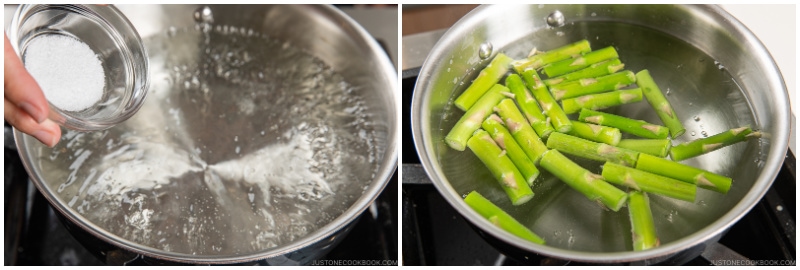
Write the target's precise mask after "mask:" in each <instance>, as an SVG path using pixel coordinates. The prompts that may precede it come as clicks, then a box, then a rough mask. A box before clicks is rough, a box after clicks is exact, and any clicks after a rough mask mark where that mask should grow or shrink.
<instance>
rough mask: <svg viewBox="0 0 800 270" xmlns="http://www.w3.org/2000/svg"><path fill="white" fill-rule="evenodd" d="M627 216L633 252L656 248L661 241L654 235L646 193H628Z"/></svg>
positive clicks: (653, 223) (651, 215)
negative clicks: (631, 234) (629, 219)
mask: <svg viewBox="0 0 800 270" xmlns="http://www.w3.org/2000/svg"><path fill="white" fill-rule="evenodd" d="M628 215H629V216H630V218H631V233H633V237H631V238H632V239H633V250H646V249H651V248H654V247H658V246H659V245H660V244H661V241H660V240H658V235H657V234H656V225H655V222H653V212H652V211H651V210H650V199H649V198H648V197H647V193H644V192H640V191H631V192H629V193H628Z"/></svg>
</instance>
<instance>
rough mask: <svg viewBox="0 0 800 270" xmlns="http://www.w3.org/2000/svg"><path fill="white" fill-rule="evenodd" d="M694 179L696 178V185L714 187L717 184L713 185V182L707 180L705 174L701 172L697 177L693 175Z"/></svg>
mask: <svg viewBox="0 0 800 270" xmlns="http://www.w3.org/2000/svg"><path fill="white" fill-rule="evenodd" d="M695 179H697V185H698V186H702V187H710V188H716V187H717V185H714V183H711V181H708V178H706V176H705V175H703V174H702V173H700V174H698V175H697V177H695Z"/></svg>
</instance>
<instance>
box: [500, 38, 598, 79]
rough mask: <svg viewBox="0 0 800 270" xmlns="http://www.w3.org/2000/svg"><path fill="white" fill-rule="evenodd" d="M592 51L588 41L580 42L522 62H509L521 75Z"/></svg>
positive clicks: (532, 56) (542, 53)
mask: <svg viewBox="0 0 800 270" xmlns="http://www.w3.org/2000/svg"><path fill="white" fill-rule="evenodd" d="M591 50H592V48H591V47H590V46H589V41H588V40H585V39H584V40H581V41H578V42H575V43H572V44H569V45H566V46H563V47H559V48H556V49H553V50H550V51H547V52H540V53H535V54H533V55H531V56H530V57H528V58H526V59H522V60H516V61H514V62H511V65H512V66H514V69H515V70H516V71H517V73H522V72H523V71H525V70H527V69H539V68H541V67H543V66H545V65H547V64H550V63H553V62H557V61H561V60H564V59H568V58H572V57H575V56H578V55H581V54H584V53H588V52H590V51H591Z"/></svg>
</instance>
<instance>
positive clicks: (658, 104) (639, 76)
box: [636, 69, 686, 139]
mask: <svg viewBox="0 0 800 270" xmlns="http://www.w3.org/2000/svg"><path fill="white" fill-rule="evenodd" d="M636 84H638V85H639V87H641V88H642V92H643V93H644V97H645V99H647V102H648V103H650V106H653V108H654V109H655V110H656V114H658V118H660V119H661V122H663V123H664V125H665V126H667V128H669V132H670V134H672V138H673V139H674V138H677V137H678V136H681V135H683V133H684V132H686V129H685V128H683V124H681V120H680V119H678V115H677V114H675V110H673V109H672V105H670V104H669V101H667V98H666V97H664V94H663V93H661V89H660V88H658V85H656V82H655V81H653V77H650V72H649V71H647V70H646V69H645V70H642V71H639V73H636Z"/></svg>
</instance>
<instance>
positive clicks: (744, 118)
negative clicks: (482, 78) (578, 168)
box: [412, 5, 788, 261]
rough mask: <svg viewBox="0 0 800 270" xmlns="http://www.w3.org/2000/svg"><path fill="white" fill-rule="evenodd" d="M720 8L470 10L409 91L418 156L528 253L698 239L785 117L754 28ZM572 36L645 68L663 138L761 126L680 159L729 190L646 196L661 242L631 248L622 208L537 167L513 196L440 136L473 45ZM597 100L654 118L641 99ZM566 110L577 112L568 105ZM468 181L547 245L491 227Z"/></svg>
mask: <svg viewBox="0 0 800 270" xmlns="http://www.w3.org/2000/svg"><path fill="white" fill-rule="evenodd" d="M556 11H558V12H560V13H561V14H563V16H564V18H565V22H564V24H563V25H561V26H557V25H553V24H548V23H547V21H548V20H547V18H548V16H549V15H551V14H554V13H555V12H556ZM719 11H720V10H718V9H713V8H708V7H684V6H657V5H645V6H639V5H610V6H609V5H568V6H550V5H538V6H537V5H532V6H524V7H519V6H490V7H481V8H479V9H477V10H475V11H473V12H472V13H470V14H469V15H468V16H467V17H465V18H462V20H461V21H459V22H458V23H457V24H456V25H455V26H454V27H453V28H451V29H450V31H449V32H448V33H447V34H445V36H444V37H443V38H442V40H440V42H439V43H438V44H437V45H436V48H435V49H434V52H433V53H432V54H431V55H429V58H428V59H427V60H426V63H425V65H424V66H423V69H422V71H421V75H420V79H419V80H418V84H417V89H416V90H415V101H414V102H415V106H418V107H417V108H415V109H414V111H413V112H412V114H416V117H415V118H418V119H414V121H415V125H418V126H415V127H414V128H415V136H416V137H417V138H416V143H417V148H418V152H419V153H421V155H423V157H421V159H423V162H422V163H423V164H424V165H427V166H428V168H427V170H428V172H429V175H431V177H432V179H434V180H433V181H434V183H435V184H437V187H438V188H439V190H440V191H441V192H442V193H443V194H444V196H445V197H446V198H447V199H448V201H450V202H451V204H453V205H454V206H455V207H456V209H458V210H459V211H460V212H461V213H462V214H464V215H465V216H466V217H467V218H468V219H469V220H471V221H472V222H473V223H476V224H477V225H478V226H479V227H481V229H483V230H486V231H489V232H490V233H492V234H493V235H495V236H500V238H501V239H504V240H506V241H507V242H509V243H512V244H513V245H515V246H518V247H521V248H523V249H527V250H530V251H533V252H536V253H544V254H546V255H550V256H554V257H560V258H568V259H571V260H583V261H586V260H589V261H620V260H634V259H642V258H648V257H654V256H656V255H664V254H669V253H671V252H674V251H676V250H680V249H682V248H685V247H687V246H689V245H694V244H698V243H699V242H700V241H702V240H704V239H708V238H709V237H711V236H712V235H713V234H716V233H719V232H721V230H723V229H724V228H726V227H727V225H728V224H729V223H731V222H733V219H736V218H738V216H739V215H741V214H743V212H745V211H747V210H749V208H750V207H751V206H752V204H753V203H754V202H755V201H757V200H758V198H760V197H761V194H763V192H764V190H765V188H766V187H768V186H769V185H770V184H771V182H772V179H774V175H775V172H774V171H775V169H774V168H777V164H779V163H778V162H779V161H780V159H781V158H782V156H783V153H784V152H783V151H786V144H785V141H782V140H785V139H784V138H785V137H787V135H786V134H787V131H786V129H787V128H788V120H786V116H785V114H786V113H787V112H788V105H787V104H786V102H787V100H788V99H781V98H782V97H785V96H786V90H785V87H784V86H783V83H782V81H781V79H780V74H779V73H778V72H777V70H776V69H775V68H774V64H772V60H771V58H769V56H768V55H767V54H765V50H764V49H763V47H761V46H760V43H758V41H757V40H755V39H754V37H752V36H751V35H750V36H748V35H745V34H743V33H742V32H741V30H742V29H738V31H739V32H737V30H736V29H733V28H732V27H731V26H730V23H729V22H725V21H724V20H732V18H731V17H725V16H724V15H721V14H718V13H719ZM501 14H502V15H501ZM740 27H741V26H740ZM581 39H587V40H589V42H590V43H591V47H592V49H593V50H596V49H601V48H604V47H607V46H614V47H615V48H616V49H617V51H618V53H619V57H620V60H621V61H622V63H624V64H625V69H626V70H631V71H633V72H638V71H640V70H642V69H648V70H650V74H651V75H652V76H653V78H654V80H655V81H656V83H657V84H658V85H659V87H660V88H661V89H662V91H664V92H665V93H666V98H667V99H668V100H669V101H670V103H671V104H672V106H673V107H674V108H675V110H676V113H677V114H678V117H679V118H680V119H681V122H682V123H683V124H684V126H685V128H686V133H685V134H684V135H683V136H680V137H679V138H677V139H675V140H673V145H677V144H679V143H683V142H686V141H690V140H694V139H699V138H703V137H707V136H711V135H714V134H717V133H720V132H723V131H726V130H728V129H731V128H736V127H741V126H750V127H753V128H754V129H757V130H761V131H762V132H764V134H765V136H764V138H761V139H757V140H749V141H747V142H745V143H740V144H736V145H733V146H729V147H726V148H723V149H721V150H718V151H715V152H712V153H709V154H706V155H703V156H700V157H696V158H692V159H689V160H686V161H684V162H682V163H684V164H689V165H692V166H695V167H699V168H702V169H705V170H708V171H711V172H714V173H718V174H721V175H725V176H729V177H732V178H733V179H734V180H733V184H732V187H731V189H730V191H729V192H728V194H720V193H716V192H713V191H709V190H705V189H698V191H697V197H696V200H695V201H694V202H693V203H692V202H685V201H680V200H676V199H671V198H667V197H662V196H658V195H655V194H651V195H650V204H651V208H652V211H653V216H654V220H655V226H656V229H657V231H658V236H659V238H660V240H661V244H662V246H661V248H659V249H656V251H650V252H644V253H635V254H634V253H633V252H630V250H632V247H631V232H630V231H631V228H630V221H629V219H628V213H627V208H622V209H621V210H620V211H619V212H613V211H610V210H604V209H603V208H602V207H601V206H599V205H598V204H597V203H595V202H593V201H590V200H588V199H587V198H586V197H584V196H583V195H582V194H580V193H579V192H577V191H575V190H573V189H571V188H570V187H568V186H567V185H566V184H564V183H563V182H562V181H561V180H559V179H557V178H555V177H554V176H553V175H552V174H550V173H548V172H546V171H544V170H543V169H541V168H539V170H540V171H541V172H542V174H541V175H540V176H539V178H538V179H537V180H536V182H535V183H534V185H533V187H532V189H533V192H534V193H535V196H534V198H533V199H532V200H531V201H529V202H527V203H525V204H524V205H520V206H512V205H511V202H510V200H509V199H508V197H507V195H506V194H505V192H504V191H503V190H502V189H501V188H500V186H499V185H498V184H497V182H496V180H495V179H494V178H493V177H492V175H491V174H490V173H489V170H488V169H486V167H485V166H484V165H483V164H482V163H481V162H480V160H478V158H477V157H476V156H475V155H474V154H473V153H472V152H471V151H470V150H468V149H467V150H465V151H463V152H459V151H456V150H453V149H451V148H449V147H448V146H447V145H446V144H445V143H444V137H445V136H446V135H447V133H448V132H449V131H450V129H451V128H452V127H453V125H454V124H455V123H456V122H457V121H458V120H459V118H461V116H462V115H463V112H462V111H460V110H459V109H458V108H456V107H455V106H453V105H452V102H453V101H454V100H455V99H456V98H457V97H458V95H460V93H462V92H463V91H464V90H465V89H466V88H467V86H469V84H470V82H471V81H472V80H473V79H474V78H475V77H476V76H477V73H478V72H479V71H480V70H481V69H482V68H483V67H484V66H485V65H487V64H488V62H489V61H490V60H491V58H486V59H484V58H481V57H480V54H481V53H480V52H481V50H483V51H484V52H485V49H486V48H489V47H491V48H493V49H492V55H495V54H496V53H498V52H503V53H505V54H507V55H509V56H511V57H512V58H514V59H521V58H524V57H526V56H527V55H528V53H529V52H530V51H531V49H532V48H537V49H539V50H545V51H546V50H549V49H553V48H556V47H559V46H562V45H566V44H568V43H572V42H576V41H579V40H581ZM487 43H490V44H491V46H487ZM543 78H546V77H543ZM502 81H503V80H501V82H502ZM770 88H774V89H770ZM604 111H607V112H611V113H614V114H618V115H622V116H627V117H631V118H634V119H641V120H645V121H648V122H650V123H656V124H661V121H660V120H659V118H658V116H657V115H656V114H655V112H654V110H653V109H652V108H651V107H650V105H649V104H647V102H646V101H642V102H638V103H634V104H628V105H622V106H619V107H614V108H610V109H607V110H604ZM570 117H571V119H573V120H575V119H577V115H576V114H574V115H571V116H570ZM623 134H624V133H623ZM626 137H631V136H630V135H625V134H624V135H623V138H626ZM631 138H632V137H631ZM775 139H778V141H775ZM567 156H568V157H569V158H570V159H572V160H573V161H576V162H577V163H579V164H580V165H582V166H583V167H584V168H586V169H588V170H590V171H592V172H594V173H597V174H599V173H600V171H601V167H600V166H601V165H602V163H601V162H596V161H590V160H586V159H582V158H579V157H575V156H569V155H567ZM473 190H476V191H478V192H480V193H481V194H483V195H484V196H485V197H487V198H488V199H489V200H491V201H492V202H494V203H495V204H497V205H498V206H500V207H501V208H502V209H504V210H505V211H507V212H508V213H509V214H511V215H512V216H513V217H515V218H516V219H517V220H519V221H520V222H522V223H523V224H525V225H526V226H527V227H529V228H531V229H532V230H533V231H534V232H535V233H537V234H538V235H540V236H541V237H543V238H544V239H545V240H546V241H547V246H539V245H535V244H533V243H529V242H526V241H524V240H521V239H518V238H516V237H513V236H510V235H509V234H506V233H505V232H501V231H500V230H498V229H497V228H495V227H493V226H492V225H491V224H489V223H488V222H486V221H484V220H482V219H481V218H480V217H479V216H477V215H476V214H474V213H473V212H472V211H470V210H469V209H468V207H467V206H466V204H464V203H463V201H462V200H461V199H462V197H463V196H466V194H467V193H469V192H470V191H473ZM623 190H624V189H623Z"/></svg>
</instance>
